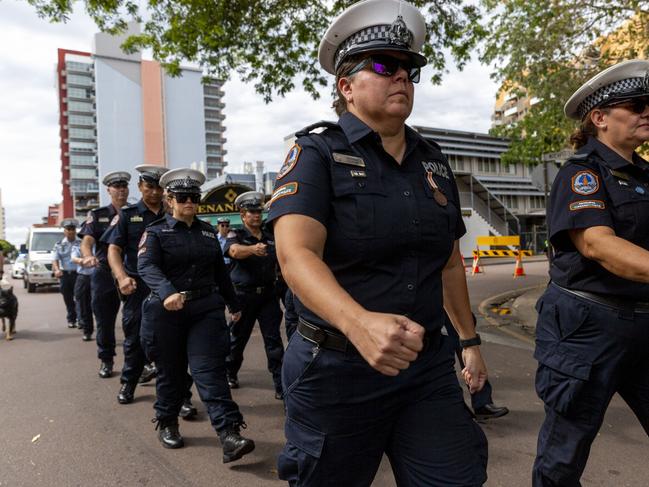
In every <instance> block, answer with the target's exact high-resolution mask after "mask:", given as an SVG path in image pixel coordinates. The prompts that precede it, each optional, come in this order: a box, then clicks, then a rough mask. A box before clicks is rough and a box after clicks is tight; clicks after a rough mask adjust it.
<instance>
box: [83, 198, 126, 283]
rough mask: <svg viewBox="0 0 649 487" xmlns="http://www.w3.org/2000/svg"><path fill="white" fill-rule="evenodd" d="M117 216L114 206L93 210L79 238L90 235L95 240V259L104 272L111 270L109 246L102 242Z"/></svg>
mask: <svg viewBox="0 0 649 487" xmlns="http://www.w3.org/2000/svg"><path fill="white" fill-rule="evenodd" d="M115 215H117V210H116V209H115V207H114V206H113V205H108V206H102V207H100V208H96V209H94V210H91V211H90V212H89V213H88V218H86V221H85V222H84V223H83V225H81V230H79V236H80V237H84V236H85V235H89V236H91V237H92V238H94V239H95V243H96V246H95V257H97V260H98V261H99V267H100V268H101V269H103V270H106V271H108V270H110V268H109V267H108V244H107V243H104V242H102V241H101V237H102V235H103V234H104V232H105V231H106V230H107V229H108V227H109V226H110V222H111V221H112V220H113V218H114V217H115Z"/></svg>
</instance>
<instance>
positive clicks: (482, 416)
mask: <svg viewBox="0 0 649 487" xmlns="http://www.w3.org/2000/svg"><path fill="white" fill-rule="evenodd" d="M474 413H475V419H476V420H478V421H485V420H487V419H495V418H500V417H501V416H505V415H506V414H507V413H509V409H507V408H506V407H505V406H500V407H499V406H496V405H495V404H494V403H489V404H485V405H484V406H482V407H480V408H476V410H475V411H474Z"/></svg>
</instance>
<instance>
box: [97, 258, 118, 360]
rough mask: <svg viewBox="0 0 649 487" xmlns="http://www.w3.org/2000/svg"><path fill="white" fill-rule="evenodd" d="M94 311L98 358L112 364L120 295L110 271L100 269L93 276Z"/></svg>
mask: <svg viewBox="0 0 649 487" xmlns="http://www.w3.org/2000/svg"><path fill="white" fill-rule="evenodd" d="M90 282H91V289H92V311H93V313H94V314H95V320H96V322H97V337H96V340H97V357H99V360H102V361H108V362H112V361H113V357H114V356H115V320H116V319H117V313H118V312H119V304H120V301H119V295H118V294H117V288H115V282H114V281H113V276H112V275H111V273H110V271H109V270H107V269H103V268H101V267H98V268H97V269H95V272H94V273H93V274H92V278H91V281H90Z"/></svg>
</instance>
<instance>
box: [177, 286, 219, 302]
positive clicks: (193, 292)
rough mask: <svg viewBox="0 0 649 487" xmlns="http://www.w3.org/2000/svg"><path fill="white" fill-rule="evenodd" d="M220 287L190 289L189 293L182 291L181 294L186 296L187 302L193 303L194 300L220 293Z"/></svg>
mask: <svg viewBox="0 0 649 487" xmlns="http://www.w3.org/2000/svg"><path fill="white" fill-rule="evenodd" d="M218 290H219V288H218V286H205V287H201V288H198V289H190V290H189V291H180V294H182V295H183V296H185V301H193V300H194V299H199V298H204V297H205V296H209V295H210V294H214V293H216V292H218Z"/></svg>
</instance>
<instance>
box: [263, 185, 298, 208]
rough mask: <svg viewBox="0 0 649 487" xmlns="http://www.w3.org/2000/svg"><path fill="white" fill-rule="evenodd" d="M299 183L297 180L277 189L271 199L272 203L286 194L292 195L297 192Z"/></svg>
mask: <svg viewBox="0 0 649 487" xmlns="http://www.w3.org/2000/svg"><path fill="white" fill-rule="evenodd" d="M297 189H298V184H297V182H292V183H287V184H284V185H283V186H280V187H279V188H277V189H275V192H274V193H273V196H272V198H271V199H270V204H271V205H272V204H273V203H274V202H275V201H277V200H278V199H280V198H283V197H284V196H292V195H294V194H295V193H297Z"/></svg>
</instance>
